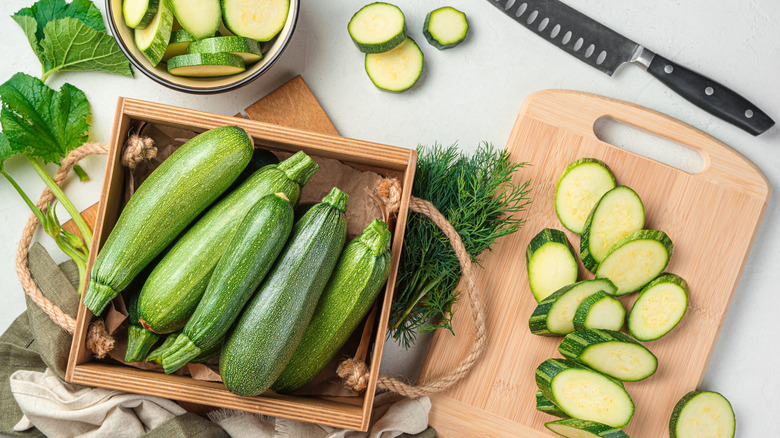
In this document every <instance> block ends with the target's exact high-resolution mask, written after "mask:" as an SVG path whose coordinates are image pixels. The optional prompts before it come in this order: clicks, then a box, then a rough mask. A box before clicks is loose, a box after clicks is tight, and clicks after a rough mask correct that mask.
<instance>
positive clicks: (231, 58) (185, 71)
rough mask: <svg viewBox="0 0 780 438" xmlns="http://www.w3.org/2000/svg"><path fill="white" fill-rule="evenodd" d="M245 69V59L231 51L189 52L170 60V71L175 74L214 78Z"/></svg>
mask: <svg viewBox="0 0 780 438" xmlns="http://www.w3.org/2000/svg"><path fill="white" fill-rule="evenodd" d="M244 70H246V67H245V66H244V60H243V59H241V57H240V56H236V55H233V54H230V53H187V54H185V55H179V56H174V57H173V58H171V59H169V60H168V73H170V74H172V75H175V76H190V77H197V78H213V77H217V76H228V75H234V74H237V73H241V72H243V71H244Z"/></svg>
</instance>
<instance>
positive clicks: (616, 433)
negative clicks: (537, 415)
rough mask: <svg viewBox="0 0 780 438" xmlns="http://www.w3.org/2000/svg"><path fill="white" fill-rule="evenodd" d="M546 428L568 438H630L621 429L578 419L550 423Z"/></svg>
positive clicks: (545, 425) (545, 424)
mask: <svg viewBox="0 0 780 438" xmlns="http://www.w3.org/2000/svg"><path fill="white" fill-rule="evenodd" d="M544 427H546V428H548V429H550V430H551V431H553V432H555V433H557V434H558V435H560V436H562V437H566V438H630V437H629V436H628V435H626V433H625V432H623V431H622V430H620V429H615V428H614V427H612V426H607V425H606V424H601V423H597V422H595V421H588V420H580V419H578V418H566V419H564V420H558V421H550V422H547V423H544Z"/></svg>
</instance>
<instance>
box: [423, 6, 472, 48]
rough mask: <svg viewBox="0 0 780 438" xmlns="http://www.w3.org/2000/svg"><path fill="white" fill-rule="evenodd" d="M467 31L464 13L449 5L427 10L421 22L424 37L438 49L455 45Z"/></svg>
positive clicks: (467, 22)
mask: <svg viewBox="0 0 780 438" xmlns="http://www.w3.org/2000/svg"><path fill="white" fill-rule="evenodd" d="M468 31H469V21H468V20H467V19H466V14H464V13H463V12H461V11H459V10H457V9H455V8H453V7H450V6H445V7H443V8H439V9H436V10H433V11H431V12H429V13H428V15H427V16H426V17H425V23H424V24H423V35H425V39H426V40H428V43H429V44H430V45H432V46H433V47H436V48H437V49H439V50H444V49H449V48H452V47H455V46H457V45H458V44H460V43H461V42H462V41H463V40H464V39H466V34H467V33H468Z"/></svg>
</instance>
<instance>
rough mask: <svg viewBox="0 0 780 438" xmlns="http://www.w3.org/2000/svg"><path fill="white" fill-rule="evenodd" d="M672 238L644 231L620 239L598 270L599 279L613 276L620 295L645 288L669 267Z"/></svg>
mask: <svg viewBox="0 0 780 438" xmlns="http://www.w3.org/2000/svg"><path fill="white" fill-rule="evenodd" d="M672 250H673V245H672V240H671V239H669V236H667V235H666V233H664V232H663V231H657V230H640V231H636V232H634V233H631V234H629V235H628V236H626V237H624V238H623V239H621V240H619V241H618V242H617V243H616V244H615V245H614V246H613V247H612V249H610V250H609V252H608V253H607V256H606V257H604V260H603V261H602V262H601V264H600V265H599V267H598V269H597V270H596V278H609V279H610V280H612V283H614V284H615V286H617V288H618V290H617V292H616V293H615V295H617V296H621V295H626V294H630V293H631V292H635V291H638V290H639V289H642V288H643V287H644V286H645V285H646V284H647V283H650V282H651V281H652V280H653V279H654V278H655V277H657V276H658V275H659V274H661V272H663V271H664V269H666V266H667V265H668V264H669V258H670V257H671V256H672Z"/></svg>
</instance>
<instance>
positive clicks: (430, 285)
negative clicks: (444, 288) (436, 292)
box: [393, 277, 442, 330]
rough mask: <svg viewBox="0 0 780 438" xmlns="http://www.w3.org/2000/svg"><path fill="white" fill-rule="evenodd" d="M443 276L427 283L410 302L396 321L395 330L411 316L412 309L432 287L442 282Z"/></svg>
mask: <svg viewBox="0 0 780 438" xmlns="http://www.w3.org/2000/svg"><path fill="white" fill-rule="evenodd" d="M441 280H442V279H441V277H440V278H437V279H436V280H435V281H432V282H430V283H428V284H426V285H425V287H424V288H423V289H422V290H421V291H419V292H418V293H417V294H416V295H415V297H414V300H413V301H412V302H411V303H410V304H409V306H407V307H406V310H404V313H403V315H401V317H400V318H399V319H398V321H396V323H395V324H394V325H393V330H398V327H399V326H400V325H401V323H402V322H403V321H404V320H405V319H406V317H407V316H409V314H410V313H412V310H414V308H415V307H416V306H417V303H418V302H420V300H421V299H423V297H425V296H426V295H428V292H430V290H431V289H433V288H434V287H436V286H437V285H438V284H439V283H441Z"/></svg>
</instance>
